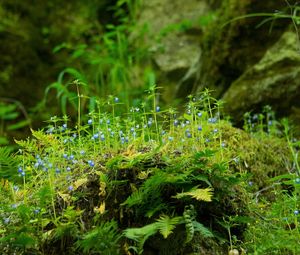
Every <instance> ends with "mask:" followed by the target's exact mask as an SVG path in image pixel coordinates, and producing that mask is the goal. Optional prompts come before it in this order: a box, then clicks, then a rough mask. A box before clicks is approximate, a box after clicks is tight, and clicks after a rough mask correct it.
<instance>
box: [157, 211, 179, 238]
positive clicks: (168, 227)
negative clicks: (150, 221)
mask: <svg viewBox="0 0 300 255" xmlns="http://www.w3.org/2000/svg"><path fill="white" fill-rule="evenodd" d="M182 220H183V217H174V218H170V217H169V216H168V215H162V216H161V217H160V218H159V219H158V220H157V222H156V224H157V226H158V228H159V232H160V233H161V234H162V236H163V237H164V238H165V239H166V238H167V237H168V236H169V235H170V234H172V233H173V230H174V228H175V227H176V225H177V224H180V223H182Z"/></svg>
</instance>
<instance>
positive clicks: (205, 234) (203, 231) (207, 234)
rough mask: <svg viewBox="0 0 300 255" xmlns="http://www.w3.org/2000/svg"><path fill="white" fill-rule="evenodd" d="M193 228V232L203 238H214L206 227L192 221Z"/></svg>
mask: <svg viewBox="0 0 300 255" xmlns="http://www.w3.org/2000/svg"><path fill="white" fill-rule="evenodd" d="M193 226H194V230H195V232H199V233H200V234H201V235H202V236H203V237H214V234H213V233H212V232H211V231H210V230H209V229H208V228H206V227H204V226H203V225H202V224H201V223H200V222H198V221H195V220H194V221H193Z"/></svg>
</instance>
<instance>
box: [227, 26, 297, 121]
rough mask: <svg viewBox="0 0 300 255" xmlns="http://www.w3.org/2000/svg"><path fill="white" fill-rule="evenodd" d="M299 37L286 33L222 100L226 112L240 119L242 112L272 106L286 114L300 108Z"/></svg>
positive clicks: (232, 86) (234, 83)
mask: <svg viewBox="0 0 300 255" xmlns="http://www.w3.org/2000/svg"><path fill="white" fill-rule="evenodd" d="M299 97H300V54H299V38H298V36H297V34H296V33H295V32H289V31H288V32H285V33H284V34H283V35H282V37H281V38H280V40H278V42H277V43H276V44H275V45H274V46H273V47H271V48H270V49H269V50H267V52H266V54H265V55H264V56H263V57H262V59H261V60H260V61H259V62H258V63H257V64H255V65H253V66H252V67H250V68H248V69H247V71H246V72H245V73H244V74H242V75H241V76H240V77H239V78H238V79H237V80H236V81H234V82H233V83H232V84H231V86H230V88H229V89H228V90H227V91H226V93H225V95H224V97H223V99H224V100H225V101H226V109H227V111H228V112H229V113H230V114H232V115H233V116H235V117H236V118H241V117H242V115H243V113H245V112H246V111H251V110H253V109H259V108H260V107H261V106H263V105H266V104H269V105H272V107H273V109H274V110H275V111H276V112H278V113H282V114H284V115H287V114H289V113H290V112H291V110H292V107H300V100H299Z"/></svg>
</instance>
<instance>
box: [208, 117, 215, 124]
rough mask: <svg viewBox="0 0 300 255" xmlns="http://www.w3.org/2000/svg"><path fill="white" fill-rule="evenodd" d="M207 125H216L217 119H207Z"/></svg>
mask: <svg viewBox="0 0 300 255" xmlns="http://www.w3.org/2000/svg"><path fill="white" fill-rule="evenodd" d="M208 122H209V123H216V122H217V119H216V118H208Z"/></svg>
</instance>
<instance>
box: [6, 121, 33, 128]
mask: <svg viewBox="0 0 300 255" xmlns="http://www.w3.org/2000/svg"><path fill="white" fill-rule="evenodd" d="M29 124H30V120H21V121H19V122H17V123H15V124H12V125H9V126H8V127H7V130H16V129H20V128H23V127H26V126H28V125H29Z"/></svg>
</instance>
